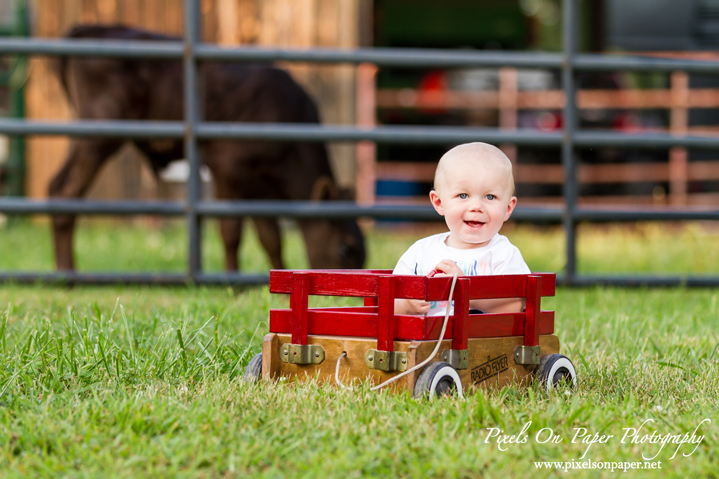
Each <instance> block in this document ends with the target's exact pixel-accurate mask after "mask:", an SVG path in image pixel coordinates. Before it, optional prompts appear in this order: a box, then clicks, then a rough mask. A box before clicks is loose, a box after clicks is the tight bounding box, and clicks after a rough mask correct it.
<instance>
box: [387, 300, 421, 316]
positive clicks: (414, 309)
mask: <svg viewBox="0 0 719 479" xmlns="http://www.w3.org/2000/svg"><path fill="white" fill-rule="evenodd" d="M394 309H395V313H397V314H427V311H429V303H428V302H427V301H423V300H421V299H396V300H395V303H394Z"/></svg>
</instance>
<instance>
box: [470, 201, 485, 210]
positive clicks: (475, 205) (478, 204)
mask: <svg viewBox="0 0 719 479" xmlns="http://www.w3.org/2000/svg"><path fill="white" fill-rule="evenodd" d="M469 209H470V211H482V210H484V204H483V203H482V201H480V200H475V201H472V202H471V203H470V205H469Z"/></svg>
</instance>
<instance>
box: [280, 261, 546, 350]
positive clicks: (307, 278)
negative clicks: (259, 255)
mask: <svg viewBox="0 0 719 479" xmlns="http://www.w3.org/2000/svg"><path fill="white" fill-rule="evenodd" d="M391 273H392V271H391V270H359V271H358V270H311V271H292V270H272V271H271V272H270V291H271V292H272V293H284V294H290V295H291V299H290V307H291V308H290V309H288V310H271V311H270V332H272V333H284V334H292V344H297V345H306V344H307V336H308V335H309V334H311V335H330V336H354V337H361V338H375V337H376V338H377V349H378V350H380V351H393V350H394V344H393V343H394V341H395V340H431V339H438V337H439V333H440V330H441V326H442V322H443V320H444V318H443V317H439V316H434V317H424V316H412V315H398V314H394V300H395V299H396V298H409V299H423V300H425V301H446V300H447V296H448V295H449V291H450V287H451V283H452V278H451V277H433V278H428V277H426V276H404V275H392V274H391ZM555 283H556V277H555V274H554V273H532V274H523V275H498V276H463V277H459V278H458V279H457V284H456V286H455V291H454V296H453V300H454V305H455V307H454V315H453V316H452V317H450V319H449V324H448V326H447V330H446V332H445V335H444V339H452V350H457V351H465V350H466V349H467V340H468V339H469V338H491V337H507V336H524V346H525V347H527V348H532V347H536V346H537V345H538V344H539V335H544V334H552V333H553V332H554V311H541V298H542V297H543V296H554V294H555ZM310 295H323V296H350V297H364V298H365V306H358V307H342V308H308V297H309V296H310ZM496 298H524V299H525V301H526V309H525V311H524V312H521V313H511V314H498V313H494V314H470V313H469V301H470V300H472V299H496Z"/></svg>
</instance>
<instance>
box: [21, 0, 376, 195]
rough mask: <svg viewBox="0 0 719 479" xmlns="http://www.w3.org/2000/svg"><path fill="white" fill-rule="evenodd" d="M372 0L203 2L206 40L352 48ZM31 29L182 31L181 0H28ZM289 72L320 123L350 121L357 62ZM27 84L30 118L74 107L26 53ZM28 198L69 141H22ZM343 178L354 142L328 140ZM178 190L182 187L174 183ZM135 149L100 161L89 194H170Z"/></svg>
mask: <svg viewBox="0 0 719 479" xmlns="http://www.w3.org/2000/svg"><path fill="white" fill-rule="evenodd" d="M368 1H369V0H202V3H201V11H202V15H203V22H202V26H203V39H204V41H208V42H218V43H220V44H224V45H236V44H257V45H266V46H285V47H293V48H309V47H313V46H324V47H345V48H352V47H356V46H358V44H359V35H360V32H359V30H358V19H359V18H360V15H359V11H360V6H362V5H363V4H365V3H367V2H368ZM31 13H32V16H33V18H32V24H33V29H32V31H33V34H34V36H37V37H45V38H57V37H61V36H62V35H63V33H64V32H66V31H68V30H69V29H70V28H71V27H72V26H73V25H75V24H78V23H104V24H113V23H123V24H126V25H129V26H136V27H140V28H146V29H150V30H155V31H158V32H162V33H166V34H172V35H181V33H182V22H183V20H182V16H183V15H182V0H31ZM281 66H283V67H286V68H287V69H289V70H290V71H291V72H292V74H293V76H294V77H295V78H296V79H297V80H298V81H299V82H300V83H301V84H303V85H304V86H305V87H306V88H307V89H308V91H310V93H311V94H312V96H313V97H314V98H316V99H317V100H318V102H319V104H320V110H321V114H322V118H323V121H324V122H325V123H339V124H351V123H353V122H354V118H355V113H354V98H355V95H354V88H355V87H354V67H351V66H316V65H300V64H288V65H281ZM30 72H31V73H30V76H29V79H28V84H27V88H26V101H27V117H28V118H31V119H54V120H57V119H59V120H64V119H70V118H72V112H71V111H70V108H69V106H68V104H67V102H66V100H65V97H64V94H63V92H62V89H61V87H60V84H59V82H58V80H57V77H56V75H55V72H54V60H53V59H50V58H42V57H34V58H32V59H31V68H30ZM27 143H28V144H27V157H26V165H27V177H26V178H27V180H26V181H27V185H26V191H27V194H28V196H31V197H35V198H42V197H45V196H46V195H47V186H48V183H49V181H50V179H51V178H52V177H53V176H54V175H55V173H56V172H57V170H58V169H59V168H60V166H61V165H62V163H63V161H64V159H65V156H66V155H67V150H68V145H69V140H68V139H67V138H62V137H30V138H28V142H27ZM330 153H331V157H332V161H333V167H334V169H335V173H336V174H337V176H338V179H339V181H340V183H341V184H343V185H345V186H353V185H354V164H355V159H354V148H353V146H352V145H330ZM179 190H180V191H181V189H179ZM171 191H175V192H176V191H178V188H170V187H168V185H163V184H159V185H158V184H157V182H156V180H155V179H154V178H153V175H152V174H151V173H150V171H149V169H148V168H147V167H146V166H145V165H144V163H143V162H142V159H141V158H140V156H139V154H138V153H137V152H135V150H134V149H132V148H129V147H126V148H123V149H122V150H120V151H119V152H118V153H117V154H116V155H115V157H114V158H113V159H112V160H111V161H110V162H109V163H108V164H107V165H106V166H105V168H104V169H103V171H102V172H101V175H100V177H99V178H98V180H97V181H96V182H95V184H94V186H93V188H92V190H91V191H90V194H89V196H91V197H94V198H103V199H115V198H154V197H167V196H168V195H171V193H169V192H171Z"/></svg>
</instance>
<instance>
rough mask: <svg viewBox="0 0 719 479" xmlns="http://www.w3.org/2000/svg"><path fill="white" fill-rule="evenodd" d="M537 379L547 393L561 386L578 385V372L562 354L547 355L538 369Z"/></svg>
mask: <svg viewBox="0 0 719 479" xmlns="http://www.w3.org/2000/svg"><path fill="white" fill-rule="evenodd" d="M536 374H537V379H539V382H540V383H541V384H542V386H543V387H544V388H546V390H547V392H549V391H551V390H552V388H553V387H555V386H559V385H560V384H562V383H564V384H568V385H569V386H572V387H574V386H576V385H577V372H576V371H575V370H574V364H572V361H570V360H569V358H568V357H566V356H564V355H561V354H547V355H546V356H544V357H543V358H542V359H541V360H540V362H539V367H538V368H537V373H536Z"/></svg>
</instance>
